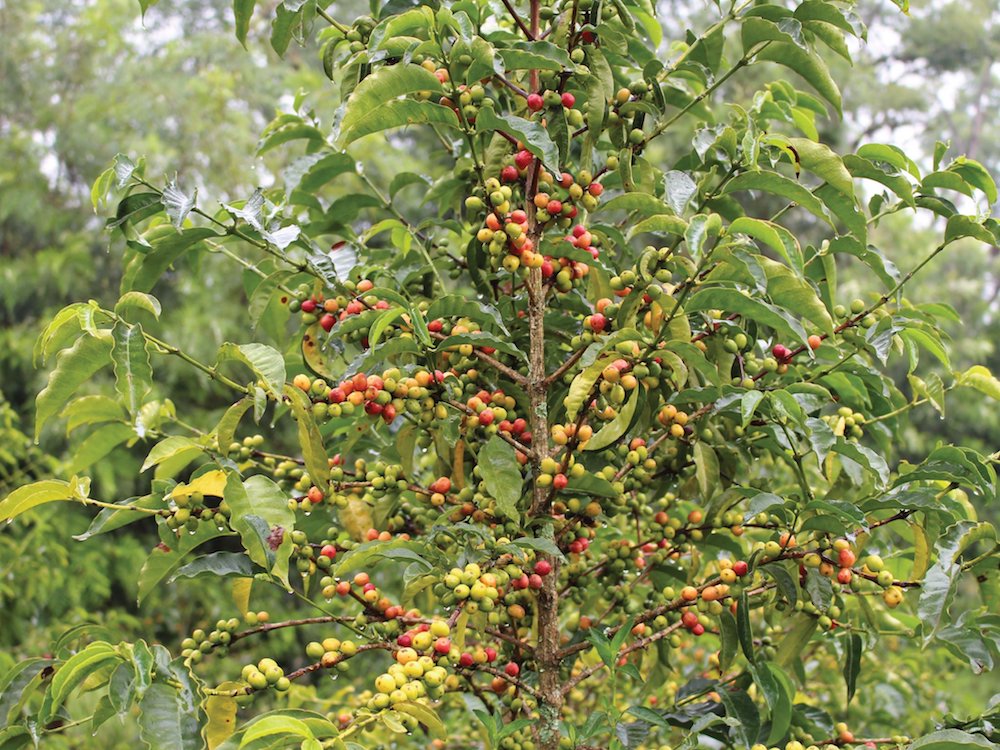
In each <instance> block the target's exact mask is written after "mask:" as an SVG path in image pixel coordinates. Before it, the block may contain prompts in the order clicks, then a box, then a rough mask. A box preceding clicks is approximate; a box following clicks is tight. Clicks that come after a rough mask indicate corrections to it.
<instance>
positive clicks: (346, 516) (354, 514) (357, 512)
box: [340, 497, 372, 541]
mask: <svg viewBox="0 0 1000 750" xmlns="http://www.w3.org/2000/svg"><path fill="white" fill-rule="evenodd" d="M340 523H341V524H342V525H343V527H344V528H345V529H347V531H348V532H349V533H350V535H351V537H352V538H354V539H356V540H358V541H364V539H365V538H366V537H365V535H366V534H367V533H368V529H370V528H372V510H371V508H369V507H368V503H366V502H365V501H364V500H362V499H361V498H359V497H351V498H350V499H348V501H347V507H346V508H343V509H341V511H340Z"/></svg>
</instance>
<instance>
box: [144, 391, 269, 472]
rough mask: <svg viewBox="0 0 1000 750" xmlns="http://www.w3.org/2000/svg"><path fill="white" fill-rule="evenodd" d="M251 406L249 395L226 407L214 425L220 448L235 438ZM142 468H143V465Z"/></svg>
mask: <svg viewBox="0 0 1000 750" xmlns="http://www.w3.org/2000/svg"><path fill="white" fill-rule="evenodd" d="M251 406H253V401H252V400H251V399H250V398H249V397H245V398H241V399H240V400H239V401H237V402H236V403H235V404H233V405H232V406H230V407H229V408H228V409H226V413H225V414H223V415H222V419H220V420H219V424H217V425H216V426H215V435H216V437H217V438H218V442H219V449H220V450H227V449H228V448H229V445H230V444H231V443H232V442H233V441H234V440H235V439H236V428H237V427H238V426H239V424H240V420H241V419H243V415H244V414H246V413H247V411H249V410H250V407H251ZM147 460H148V459H147ZM143 468H144V469H145V467H143Z"/></svg>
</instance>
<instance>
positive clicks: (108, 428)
mask: <svg viewBox="0 0 1000 750" xmlns="http://www.w3.org/2000/svg"><path fill="white" fill-rule="evenodd" d="M135 436H136V435H135V430H134V429H133V428H132V427H131V426H130V425H127V424H121V423H117V422H116V423H114V424H106V425H103V426H102V427H98V428H97V429H96V430H94V431H93V432H92V433H90V434H89V435H87V437H86V439H84V441H83V442H82V443H80V445H78V446H77V447H76V449H75V450H74V451H73V460H72V461H71V462H70V464H69V468H68V471H69V472H71V473H73V474H77V473H79V472H81V471H84V470H86V469H88V468H90V467H91V466H93V465H94V464H96V463H97V462H99V461H100V460H101V459H103V458H104V457H105V456H107V455H108V454H109V453H111V451H113V450H114V449H115V448H117V447H118V446H119V445H121V444H122V443H124V442H125V441H126V440H129V439H130V438H134V437H135Z"/></svg>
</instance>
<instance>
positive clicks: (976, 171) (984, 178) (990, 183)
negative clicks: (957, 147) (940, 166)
mask: <svg viewBox="0 0 1000 750" xmlns="http://www.w3.org/2000/svg"><path fill="white" fill-rule="evenodd" d="M948 171H949V172H955V173H957V174H958V175H959V176H961V178H962V179H963V180H965V181H966V182H967V183H969V184H970V185H973V186H975V187H977V188H979V190H981V191H982V192H983V195H985V196H986V200H987V202H988V203H989V205H991V206H992V205H993V204H994V203H996V202H997V184H996V182H994V180H993V176H992V175H991V174H990V173H989V170H988V169H986V167H984V166H983V165H982V164H980V163H979V162H978V161H976V160H975V159H969V158H968V157H965V156H960V157H958V158H957V159H955V161H953V162H952V163H951V164H949V165H948Z"/></svg>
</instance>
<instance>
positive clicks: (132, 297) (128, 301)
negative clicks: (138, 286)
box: [115, 292, 162, 320]
mask: <svg viewBox="0 0 1000 750" xmlns="http://www.w3.org/2000/svg"><path fill="white" fill-rule="evenodd" d="M131 309H137V310H145V311H146V312H149V313H152V315H153V317H154V318H156V319H157V320H159V318H160V313H161V312H162V307H161V306H160V301H159V300H158V299H156V297H154V296H153V295H152V294H146V293H145V292H125V294H123V295H122V296H121V297H119V298H118V301H117V302H116V303H115V312H116V313H117V314H118V315H122V314H123V313H124V312H125V311H126V310H131Z"/></svg>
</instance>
